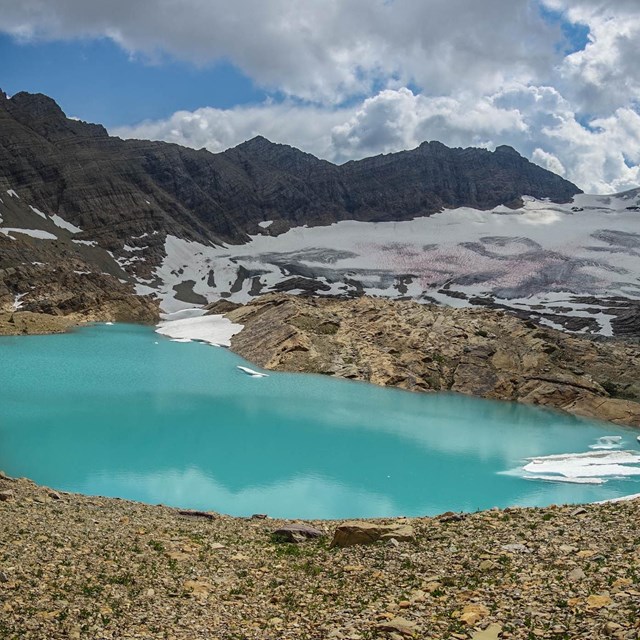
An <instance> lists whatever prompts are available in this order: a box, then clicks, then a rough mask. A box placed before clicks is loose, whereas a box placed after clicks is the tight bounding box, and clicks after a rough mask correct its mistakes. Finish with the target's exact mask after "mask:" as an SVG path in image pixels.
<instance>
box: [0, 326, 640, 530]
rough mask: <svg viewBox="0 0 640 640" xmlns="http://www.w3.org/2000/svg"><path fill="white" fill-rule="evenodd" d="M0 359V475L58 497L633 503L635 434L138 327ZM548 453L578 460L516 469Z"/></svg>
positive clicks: (3, 343)
mask: <svg viewBox="0 0 640 640" xmlns="http://www.w3.org/2000/svg"><path fill="white" fill-rule="evenodd" d="M0 362H1V363H2V367H1V371H0V469H2V470H4V471H5V472H6V473H8V474H9V475H12V476H27V477H29V478H31V479H33V480H35V481H37V482H39V483H42V484H46V485H48V486H51V487H55V488H57V489H62V490H67V491H78V492H82V493H86V494H94V495H105V496H119V497H122V498H129V499H134V500H141V501H144V502H148V503H164V504H168V505H174V506H181V507H189V508H195V509H207V510H214V511H219V512H224V513H229V514H234V515H250V514H252V513H267V514H269V515H271V516H283V517H298V518H312V517H313V518H343V517H373V516H390V515H433V514H436V513H441V512H443V511H448V510H452V511H458V510H463V511H475V510H477V509H485V508H490V507H493V506H499V507H505V506H508V505H523V506H524V505H538V506H542V505H548V504H552V503H565V502H589V501H595V500H604V499H610V498H614V497H618V496H622V495H626V494H631V493H638V492H640V475H637V474H640V464H639V463H640V455H639V454H640V447H639V446H638V443H637V442H636V435H637V433H639V432H637V431H634V430H632V429H625V428H621V427H616V426H612V425H608V424H603V423H598V422H591V421H586V420H580V419H577V418H573V417H570V416H566V415H563V414H559V413H555V412H550V411H545V410H540V409H536V408H532V407H526V406H522V405H517V404H511V403H506V402H491V401H486V400H479V399H475V398H469V397H465V396H461V395H457V394H417V393H409V392H403V391H398V390H394V389H383V388H380V387H375V386H373V385H368V384H364V383H354V382H346V381H341V380H337V379H333V378H329V377H325V376H312V375H299V374H281V373H271V374H270V375H269V377H266V378H252V377H249V376H247V375H246V374H244V373H242V372H241V371H240V370H238V369H237V368H236V366H237V365H247V364H248V363H246V362H245V361H244V360H242V359H241V358H239V357H238V356H236V355H234V354H233V353H231V352H229V351H228V350H226V349H222V348H216V347H211V346H207V345H204V344H199V343H179V342H173V341H171V340H169V339H167V338H163V337H161V336H158V335H157V334H155V333H154V332H153V331H152V330H151V329H149V328H145V327H139V326H133V325H113V326H106V325H96V326H91V327H86V328H83V329H80V330H77V331H75V332H73V333H68V334H63V335H55V336H29V337H19V338H0ZM249 366H251V365H249ZM609 436H612V438H608V437H609ZM591 447H596V448H595V449H594V448H591ZM625 451H626V453H625ZM549 454H581V455H579V456H573V455H572V456H568V457H566V458H563V459H560V460H557V459H546V460H540V461H538V462H537V463H531V462H530V461H527V460H526V459H527V458H530V457H532V456H537V457H542V456H548V455H549ZM585 456H586V457H585ZM527 464H529V467H528V469H529V471H525V470H524V469H523V467H524V466H525V465H527ZM562 474H564V475H562ZM539 477H546V478H548V479H547V480H542V479H536V478H539ZM549 479H560V480H563V481H562V482H555V481H549ZM566 480H570V481H571V482H566ZM593 482H600V483H601V484H592V483H593ZM585 483H589V484H585Z"/></svg>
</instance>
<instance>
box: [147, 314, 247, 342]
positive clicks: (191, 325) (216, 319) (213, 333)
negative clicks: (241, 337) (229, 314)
mask: <svg viewBox="0 0 640 640" xmlns="http://www.w3.org/2000/svg"><path fill="white" fill-rule="evenodd" d="M240 331H242V325H241V324H236V323H234V322H231V320H228V319H227V318H225V317H224V316H222V315H213V316H200V317H197V318H183V319H181V320H168V321H164V322H161V323H160V324H159V325H158V328H157V329H156V332H157V333H160V334H162V335H164V336H168V337H169V338H178V339H189V340H199V341H201V342H207V343H209V344H212V345H215V346H218V347H228V346H229V345H230V344H231V337H232V336H234V335H235V334H236V333H239V332H240Z"/></svg>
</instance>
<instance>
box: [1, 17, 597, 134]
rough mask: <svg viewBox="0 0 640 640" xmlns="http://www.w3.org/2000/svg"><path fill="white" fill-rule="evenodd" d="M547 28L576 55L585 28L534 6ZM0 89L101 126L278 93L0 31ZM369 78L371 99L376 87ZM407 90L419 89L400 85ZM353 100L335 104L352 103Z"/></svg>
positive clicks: (239, 77)
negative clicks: (37, 95)
mask: <svg viewBox="0 0 640 640" xmlns="http://www.w3.org/2000/svg"><path fill="white" fill-rule="evenodd" d="M539 11H540V15H541V17H542V18H543V19H544V21H546V22H547V23H548V24H550V25H553V26H559V27H560V29H561V34H562V37H561V38H559V39H558V42H557V44H556V46H557V49H558V50H560V51H562V52H563V53H564V54H568V53H573V52H575V51H579V50H581V49H584V47H585V46H586V44H587V41H588V35H589V28H588V26H586V25H581V24H573V23H571V22H570V21H568V20H566V18H565V17H564V15H563V13H562V12H559V11H553V10H550V9H547V8H545V7H544V6H542V5H540V6H539ZM0 60H2V61H3V64H2V66H1V68H0V88H2V89H3V90H4V91H5V92H6V93H8V94H9V95H12V94H14V93H17V92H18V91H29V92H41V93H45V94H47V95H50V96H52V97H54V98H55V99H56V101H57V102H58V103H59V104H60V106H61V107H62V109H63V110H64V111H65V112H66V113H67V114H68V115H70V116H74V117H79V118H81V119H83V120H87V121H91V122H99V123H101V124H104V125H105V126H106V127H118V126H123V125H134V124H136V123H138V122H141V121H143V120H158V119H162V118H167V117H169V116H170V115H171V114H173V113H174V112H176V111H179V110H188V111H193V110H195V109H198V108H199V107H203V106H209V107H216V108H220V109H227V108H230V107H234V106H237V105H246V104H251V103H254V104H255V103H262V102H264V101H265V100H266V99H271V100H276V101H282V100H283V99H284V96H283V94H282V93H281V92H278V91H277V90H276V91H273V90H272V91H267V90H265V89H264V88H262V87H260V85H259V84H258V83H256V82H254V81H253V80H252V79H251V78H249V77H248V76H247V75H246V74H244V73H242V71H240V70H239V69H238V68H237V67H236V66H235V65H233V64H232V63H231V62H230V61H229V60H227V59H221V60H216V61H213V62H208V63H205V64H194V63H193V62H190V61H182V60H178V59H176V58H175V56H173V55H168V54H166V53H163V52H161V53H160V54H159V55H153V57H152V58H151V57H150V56H148V55H145V54H131V53H128V52H126V51H125V50H124V49H123V48H122V47H120V46H118V45H117V44H116V43H115V42H114V41H113V40H111V39H109V38H107V37H101V38H73V39H65V40H54V41H47V40H41V39H36V40H30V39H24V38H19V37H15V36H11V35H9V34H6V33H1V32H0ZM384 82H385V79H375V80H374V81H373V82H372V85H371V93H372V94H373V93H375V92H376V90H380V89H382V88H383V85H384ZM406 84H407V86H409V87H410V88H411V89H412V90H413V91H420V90H421V88H420V87H419V86H418V85H416V84H415V83H414V82H408V83H406ZM362 97H363V96H362V94H361V93H358V94H356V95H353V96H349V97H346V98H345V100H343V101H342V102H343V103H345V104H349V103H350V104H354V103H355V102H356V101H358V100H361V99H362Z"/></svg>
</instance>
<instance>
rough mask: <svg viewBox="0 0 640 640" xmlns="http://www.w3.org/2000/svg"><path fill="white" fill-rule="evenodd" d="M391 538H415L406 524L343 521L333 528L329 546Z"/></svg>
mask: <svg viewBox="0 0 640 640" xmlns="http://www.w3.org/2000/svg"><path fill="white" fill-rule="evenodd" d="M392 538H393V539H395V540H397V541H398V542H405V541H409V540H415V532H414V530H413V527H412V526H411V525H408V524H375V523H372V522H345V523H344V524H342V525H340V526H339V527H338V528H337V529H336V530H335V533H334V534H333V540H332V541H331V545H330V546H331V547H353V546H354V545H357V544H373V543H374V542H378V541H379V540H383V541H386V540H391V539H392Z"/></svg>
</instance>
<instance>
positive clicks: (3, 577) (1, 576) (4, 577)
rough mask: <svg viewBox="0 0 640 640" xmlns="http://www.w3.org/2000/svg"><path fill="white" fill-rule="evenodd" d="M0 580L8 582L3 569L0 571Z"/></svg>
mask: <svg viewBox="0 0 640 640" xmlns="http://www.w3.org/2000/svg"><path fill="white" fill-rule="evenodd" d="M0 582H9V576H8V575H7V574H6V573H5V572H4V571H0Z"/></svg>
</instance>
